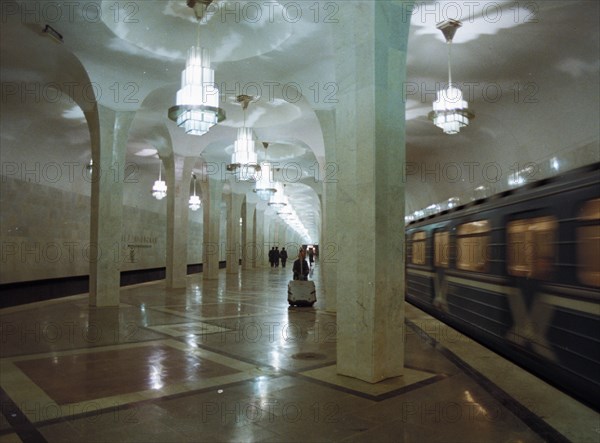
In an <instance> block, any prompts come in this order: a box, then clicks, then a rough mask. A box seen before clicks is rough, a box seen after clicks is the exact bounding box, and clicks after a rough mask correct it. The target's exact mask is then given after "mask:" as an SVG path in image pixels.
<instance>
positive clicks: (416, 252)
mask: <svg viewBox="0 0 600 443" xmlns="http://www.w3.org/2000/svg"><path fill="white" fill-rule="evenodd" d="M426 236H427V234H425V231H419V232H415V233H414V234H413V236H412V263H413V264H415V265H424V264H425V238H426Z"/></svg>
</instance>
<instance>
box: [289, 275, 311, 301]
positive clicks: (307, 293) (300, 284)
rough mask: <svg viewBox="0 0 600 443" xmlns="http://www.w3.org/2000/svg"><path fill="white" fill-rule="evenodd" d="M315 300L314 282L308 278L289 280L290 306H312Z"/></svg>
mask: <svg viewBox="0 0 600 443" xmlns="http://www.w3.org/2000/svg"><path fill="white" fill-rule="evenodd" d="M316 301H317V290H316V289H315V282H314V281H310V280H290V282H289V283H288V303H289V304H290V306H294V305H295V306H312V305H314V304H315V302H316Z"/></svg>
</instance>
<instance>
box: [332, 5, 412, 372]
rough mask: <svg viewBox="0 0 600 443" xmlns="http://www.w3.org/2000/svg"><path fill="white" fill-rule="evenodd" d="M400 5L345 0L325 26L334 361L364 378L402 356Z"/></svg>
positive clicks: (393, 368)
mask: <svg viewBox="0 0 600 443" xmlns="http://www.w3.org/2000/svg"><path fill="white" fill-rule="evenodd" d="M406 8H407V5H406V4H405V3H403V2H392V1H376V2H366V1H363V2H345V3H344V4H343V5H342V7H341V8H340V11H339V12H340V17H339V23H338V24H337V25H335V26H333V36H334V47H335V51H334V52H335V63H336V78H337V84H338V87H339V90H338V101H339V102H338V105H337V106H336V122H335V123H336V137H335V145H336V162H337V164H338V165H339V173H338V183H337V186H336V196H335V200H336V207H335V212H336V215H335V230H336V243H337V246H338V250H339V253H338V257H339V261H338V266H337V322H338V335H337V339H338V341H337V371H338V373H340V374H343V375H347V376H351V377H355V378H358V379H361V380H364V381H367V382H370V383H376V382H378V381H381V380H383V379H386V378H389V377H394V376H399V375H402V373H403V366H404V255H403V252H404V183H403V180H402V176H403V174H402V168H403V167H404V159H405V154H404V153H405V140H404V119H405V103H404V102H403V99H402V84H403V82H404V80H405V78H406V45H407V41H408V27H409V21H408V20H409V19H410V14H407V9H406Z"/></svg>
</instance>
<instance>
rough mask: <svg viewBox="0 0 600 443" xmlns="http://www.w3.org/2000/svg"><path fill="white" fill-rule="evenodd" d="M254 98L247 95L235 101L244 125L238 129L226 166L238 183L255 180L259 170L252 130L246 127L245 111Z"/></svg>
mask: <svg viewBox="0 0 600 443" xmlns="http://www.w3.org/2000/svg"><path fill="white" fill-rule="evenodd" d="M255 99H256V97H252V96H249V95H238V96H237V97H236V100H237V102H238V103H239V104H241V105H242V109H243V112H244V123H243V126H242V127H241V128H239V129H238V135H237V139H236V141H235V143H234V148H233V149H234V150H233V154H232V155H231V164H229V165H227V170H228V171H230V172H231V171H233V173H234V174H235V176H236V178H237V179H238V180H240V181H254V180H256V172H257V171H258V170H259V169H260V166H258V157H257V155H256V150H255V144H256V142H255V140H254V133H253V132H252V128H247V127H246V109H248V104H249V103H250V102H251V101H253V100H255Z"/></svg>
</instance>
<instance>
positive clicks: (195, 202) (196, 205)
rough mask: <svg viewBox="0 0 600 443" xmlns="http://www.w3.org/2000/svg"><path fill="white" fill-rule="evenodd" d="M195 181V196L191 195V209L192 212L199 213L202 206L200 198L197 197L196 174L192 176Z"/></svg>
mask: <svg viewBox="0 0 600 443" xmlns="http://www.w3.org/2000/svg"><path fill="white" fill-rule="evenodd" d="M192 178H193V180H194V195H190V201H189V207H190V209H191V210H192V211H197V210H198V209H200V207H201V206H202V201H201V200H200V197H198V196H197V195H196V174H192Z"/></svg>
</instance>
